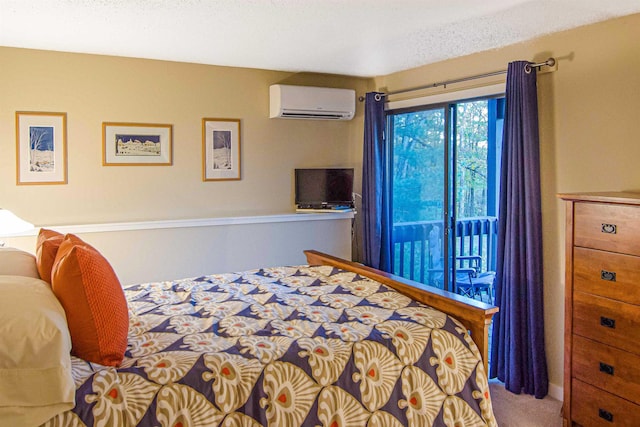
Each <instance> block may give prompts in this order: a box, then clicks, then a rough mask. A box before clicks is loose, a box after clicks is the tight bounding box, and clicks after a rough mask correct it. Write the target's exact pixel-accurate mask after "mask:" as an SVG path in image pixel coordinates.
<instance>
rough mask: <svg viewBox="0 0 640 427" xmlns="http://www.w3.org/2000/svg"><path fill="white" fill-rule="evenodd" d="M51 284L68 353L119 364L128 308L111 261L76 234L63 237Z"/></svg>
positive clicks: (127, 324) (94, 360)
mask: <svg viewBox="0 0 640 427" xmlns="http://www.w3.org/2000/svg"><path fill="white" fill-rule="evenodd" d="M51 286H52V289H53V293H54V294H55V295H56V297H58V300H59V301H60V303H61V304H62V307H63V308H64V311H65V313H66V315H67V323H68V324H69V332H70V333H71V344H72V348H71V354H73V355H74V356H77V357H80V358H82V359H84V360H87V361H89V362H95V363H99V364H101V365H107V366H118V365H120V363H121V362H122V359H123V358H124V352H125V350H126V349H127V333H128V331H129V312H128V310H127V300H126V298H125V296H124V291H123V290H122V286H121V285H120V281H119V280H118V276H116V273H115V272H114V271H113V268H112V267H111V265H110V264H109V262H108V261H107V260H106V259H105V258H104V257H103V256H102V255H101V254H100V253H99V252H98V251H97V250H96V249H95V248H93V247H92V246H90V245H89V244H87V243H85V242H84V241H82V240H81V239H80V238H79V237H77V236H74V235H67V236H66V237H65V239H64V241H63V242H62V244H61V245H60V248H59V249H58V254H57V255H56V260H55V263H54V266H53V272H52V274H51Z"/></svg>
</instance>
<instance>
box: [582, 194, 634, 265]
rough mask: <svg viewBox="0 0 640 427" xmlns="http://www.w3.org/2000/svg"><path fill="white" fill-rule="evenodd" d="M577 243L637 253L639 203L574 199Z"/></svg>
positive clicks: (595, 247) (590, 246)
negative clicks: (620, 203) (623, 203)
mask: <svg viewBox="0 0 640 427" xmlns="http://www.w3.org/2000/svg"><path fill="white" fill-rule="evenodd" d="M573 233H574V234H573V242H574V244H575V245H576V246H582V247H585V248H593V249H602V250H605V251H613V252H620V253H624V254H631V255H640V238H638V237H639V236H640V206H630V205H613V204H607V203H586V202H576V203H575V205H574V231H573Z"/></svg>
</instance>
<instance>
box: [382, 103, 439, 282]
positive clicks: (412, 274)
mask: <svg viewBox="0 0 640 427" xmlns="http://www.w3.org/2000/svg"><path fill="white" fill-rule="evenodd" d="M445 122H446V109H445V108H437V109H430V110H423V111H414V112H407V113H400V114H393V115H391V116H390V134H391V139H390V140H391V142H392V144H391V149H392V156H391V157H392V159H393V162H392V165H391V168H392V183H391V187H392V218H393V230H392V239H393V242H394V248H393V260H392V268H393V272H394V274H398V275H400V276H403V277H407V278H410V279H413V280H417V281H420V282H422V283H426V284H428V285H432V286H436V287H439V288H443V287H444V285H445V282H446V281H445V280H444V274H443V271H445V270H444V251H445V246H444V232H445V227H444V214H445V206H446V203H445V200H444V196H445V188H446V179H445V177H446V163H445V161H444V160H445V159H446V158H447V151H448V149H447V147H446V139H445V129H446V127H445Z"/></svg>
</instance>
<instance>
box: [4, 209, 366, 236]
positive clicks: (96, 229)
mask: <svg viewBox="0 0 640 427" xmlns="http://www.w3.org/2000/svg"><path fill="white" fill-rule="evenodd" d="M353 217H354V213H353V212H340V213H335V212H332V213H287V214H277V215H256V216H230V217H218V218H191V219H172V220H159V221H136V222H114V223H98V224H78V225H43V226H37V227H36V228H35V229H33V230H30V231H27V232H23V233H20V234H14V235H11V237H20V236H35V235H37V234H38V231H39V229H40V228H48V229H51V230H55V231H58V232H60V233H65V234H66V233H105V232H111V231H136V230H154V229H167V228H190V227H216V226H227V225H245V224H268V223H282V222H303V221H330V220H337V219H353Z"/></svg>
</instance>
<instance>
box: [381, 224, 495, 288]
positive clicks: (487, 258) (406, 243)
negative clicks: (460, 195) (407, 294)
mask: <svg viewBox="0 0 640 427" xmlns="http://www.w3.org/2000/svg"><path fill="white" fill-rule="evenodd" d="M497 225H498V218H496V217H494V216H482V217H474V218H463V219H460V220H458V221H456V229H455V231H456V256H458V257H459V256H470V255H478V256H480V257H481V259H482V262H481V264H482V265H481V271H495V268H496V259H495V258H496V255H495V254H496V243H497V237H498V227H497ZM442 229H443V222H442V221H420V222H404V223H398V224H394V226H393V234H392V239H393V257H392V260H393V262H392V271H393V273H394V274H397V275H399V276H402V277H405V278H407V279H411V280H416V281H419V282H422V283H425V284H428V285H434V286H438V287H442V281H439V280H435V279H434V274H433V272H434V270H436V271H437V269H438V268H440V269H442V256H443V254H442V248H443V245H442ZM440 277H441V274H440Z"/></svg>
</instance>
